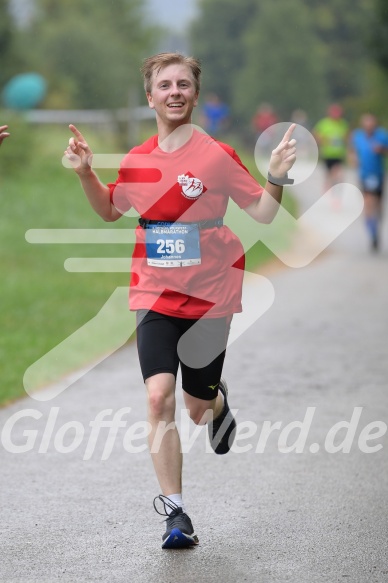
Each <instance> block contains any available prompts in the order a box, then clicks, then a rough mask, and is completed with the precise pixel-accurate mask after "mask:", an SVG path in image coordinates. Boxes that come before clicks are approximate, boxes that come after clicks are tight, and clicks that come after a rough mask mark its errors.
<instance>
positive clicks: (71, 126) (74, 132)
mask: <svg viewBox="0 0 388 583" xmlns="http://www.w3.org/2000/svg"><path fill="white" fill-rule="evenodd" d="M69 129H70V131H71V132H73V134H74V135H75V137H76V138H77V139H78V140H79V141H81V142H86V140H85V138H84V137H83V135H82V134H81V132H80V131H79V130H78V129H77V128H76V127H75V125H73V124H72V123H71V124H70V125H69Z"/></svg>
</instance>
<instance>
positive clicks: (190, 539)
mask: <svg viewBox="0 0 388 583" xmlns="http://www.w3.org/2000/svg"><path fill="white" fill-rule="evenodd" d="M197 544H198V539H197V537H196V536H190V535H188V534H184V533H183V532H181V531H180V530H179V528H174V529H173V530H172V531H171V532H170V533H169V535H168V537H167V538H166V540H164V541H163V544H162V549H185V548H188V547H192V546H193V545H197Z"/></svg>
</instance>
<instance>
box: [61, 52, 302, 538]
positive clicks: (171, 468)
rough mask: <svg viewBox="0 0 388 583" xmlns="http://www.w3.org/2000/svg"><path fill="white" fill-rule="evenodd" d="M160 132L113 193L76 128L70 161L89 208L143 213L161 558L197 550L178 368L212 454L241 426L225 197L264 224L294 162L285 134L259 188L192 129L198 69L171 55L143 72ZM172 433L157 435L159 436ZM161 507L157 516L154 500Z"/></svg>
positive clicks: (239, 272)
mask: <svg viewBox="0 0 388 583" xmlns="http://www.w3.org/2000/svg"><path fill="white" fill-rule="evenodd" d="M142 73H143V77H144V86H145V91H146V96H147V99H148V104H149V106H150V108H152V109H154V110H155V113H156V123H157V129H158V133H157V135H155V136H153V137H152V138H150V139H149V140H147V141H146V142H145V143H144V144H142V145H141V146H138V147H136V148H133V149H132V150H131V151H130V152H129V153H128V154H127V155H126V156H125V158H124V160H123V161H122V164H121V167H120V171H119V175H118V178H117V180H116V182H115V183H114V184H109V185H104V184H102V183H101V182H100V181H99V179H98V177H97V176H96V174H95V173H94V171H93V170H92V168H91V166H90V162H91V156H92V151H91V149H90V147H89V146H88V144H87V142H86V140H85V138H84V137H83V136H82V134H81V133H80V132H79V131H78V130H77V128H75V127H74V126H73V125H71V126H70V129H71V131H72V132H73V134H74V137H72V138H70V140H69V146H68V148H67V150H66V151H65V155H66V156H67V157H68V159H69V160H70V162H71V163H72V165H73V167H74V169H75V172H76V173H77V174H78V176H79V178H80V181H81V184H82V187H83V189H84V191H85V193H86V196H87V197H88V199H89V201H90V203H91V205H92V207H93V209H94V210H95V211H96V212H97V213H98V214H99V215H100V216H101V217H102V218H103V219H104V220H106V221H115V220H117V219H119V218H120V217H121V216H122V214H123V213H124V212H126V211H127V210H128V209H129V208H130V207H134V208H135V209H136V211H137V212H138V213H139V215H140V217H141V218H140V219H139V226H138V227H137V229H136V235H137V239H136V245H135V249H134V252H133V256H132V266H131V283H130V309H131V310H136V311H137V326H138V327H137V344H138V352H139V359H140V365H141V369H142V373H143V378H144V381H145V386H146V390H147V396H148V418H149V422H150V424H151V427H152V431H151V434H150V436H149V445H150V450H151V456H152V461H153V464H154V468H155V472H156V475H157V478H158V481H159V484H160V487H161V490H162V494H161V495H160V496H157V497H156V498H155V500H154V506H155V509H156V510H157V512H159V513H162V514H164V515H166V516H167V519H166V532H165V533H164V534H163V537H162V541H163V543H162V547H163V548H177V547H187V546H190V545H193V544H196V543H197V542H198V539H197V537H196V536H195V535H194V529H193V526H192V523H191V520H190V518H189V516H188V515H187V513H186V508H185V504H184V502H183V499H182V453H181V445H180V438H179V434H178V431H177V429H176V426H175V421H174V420H175V385H176V375H177V370H178V367H179V366H180V367H181V373H182V388H183V394H184V400H185V405H186V408H187V409H188V412H189V415H190V417H191V419H193V421H194V422H195V423H196V424H205V423H208V430H209V437H210V442H211V444H212V447H213V449H214V450H215V452H216V453H218V454H225V453H227V452H228V451H229V449H230V446H231V444H232V441H233V438H234V434H235V430H236V422H235V420H234V418H233V416H232V414H231V412H230V409H229V406H228V402H227V387H226V384H225V382H224V381H223V380H221V372H222V366H223V362H224V357H225V347H226V342H227V337H228V332H229V326H230V322H231V319H232V315H233V313H235V312H239V311H241V286H242V277H243V269H244V252H243V248H242V245H241V243H240V241H239V239H238V237H237V236H236V235H235V234H234V233H232V231H230V229H229V228H228V227H227V226H225V225H223V216H224V214H225V212H226V207H227V203H228V199H229V196H230V197H231V198H232V199H233V200H235V202H236V203H237V204H238V205H239V206H240V207H241V208H243V209H244V210H245V211H246V212H247V213H248V214H249V215H250V216H251V217H253V218H254V219H255V220H257V221H258V222H265V223H268V222H270V221H271V220H272V219H273V218H274V216H275V214H276V212H277V209H278V206H279V203H280V202H281V198H282V190H283V184H288V183H291V182H292V181H291V180H289V179H288V176H287V172H288V170H289V169H290V168H291V167H292V165H293V163H294V161H295V140H292V139H291V134H292V131H293V129H294V127H295V126H291V127H290V128H289V130H288V131H287V132H286V134H285V136H284V138H283V140H282V141H281V143H280V144H279V146H278V147H277V148H276V149H275V150H274V151H273V153H272V155H271V160H270V164H269V171H270V174H269V180H268V181H267V183H266V186H265V189H263V188H262V187H261V186H260V185H259V184H258V183H257V182H256V181H255V180H254V179H253V177H252V176H251V175H250V174H249V173H248V171H247V169H246V168H245V167H244V166H243V165H242V163H241V161H240V159H239V157H238V156H237V154H236V153H235V151H234V150H233V149H232V148H231V147H230V146H228V145H226V144H222V143H220V142H217V141H216V140H214V139H213V138H210V137H209V136H208V135H207V134H206V133H202V132H201V131H198V129H196V128H195V127H194V126H192V124H191V116H192V111H193V109H194V107H196V105H197V101H198V95H199V90H200V74H201V68H200V63H199V61H197V60H196V59H194V58H192V57H186V56H183V55H181V54H178V53H162V54H159V55H155V56H152V57H149V58H148V59H146V60H145V61H144V64H143V67H142ZM166 424H167V427H169V430H168V431H166V432H164V433H163V435H162V437H160V431H159V429H160V427H163V425H164V426H166ZM156 501H159V503H162V504H163V511H162V512H160V511H159V510H158V509H157V507H156V505H155V502H156Z"/></svg>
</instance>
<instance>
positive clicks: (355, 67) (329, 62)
mask: <svg viewBox="0 0 388 583" xmlns="http://www.w3.org/2000/svg"><path fill="white" fill-rule="evenodd" d="M383 1H384V0H383ZM304 3H305V4H306V6H308V8H309V10H310V11H311V14H312V16H313V18H312V20H311V24H312V27H313V30H314V32H315V34H316V36H317V38H318V39H319V41H320V44H321V49H322V51H323V56H324V66H325V71H326V72H325V81H326V85H327V87H328V91H329V98H330V100H332V101H341V100H342V99H344V98H346V97H349V96H354V95H359V94H360V93H361V92H362V91H363V88H364V87H363V85H364V77H365V68H366V67H367V66H368V56H367V51H365V39H366V38H367V33H368V26H369V23H370V13H371V5H370V0H327V1H326V2H322V1H321V0H304Z"/></svg>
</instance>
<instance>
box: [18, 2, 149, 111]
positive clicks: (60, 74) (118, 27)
mask: <svg viewBox="0 0 388 583" xmlns="http://www.w3.org/2000/svg"><path fill="white" fill-rule="evenodd" d="M153 32H154V31H153V30H152V29H151V28H150V27H147V26H145V24H144V22H143V7H142V2H141V0H114V2H112V1H111V2H108V1H106V2H95V1H94V0H82V2H75V1H74V0H70V1H69V2H57V0H36V13H35V17H34V20H33V22H32V24H31V26H30V27H29V29H28V30H27V31H26V33H25V35H24V48H25V50H27V51H28V53H29V55H30V63H31V65H32V66H33V68H34V69H35V70H36V71H37V72H39V73H41V74H42V75H43V76H44V77H45V78H46V79H47V80H48V82H49V95H48V100H47V105H49V106H52V107H79V108H87V109H90V108H105V107H107V108H115V107H122V106H126V105H127V101H128V92H129V88H130V86H131V85H136V86H137V87H139V88H140V86H141V79H140V74H139V71H138V70H139V64H140V61H141V58H142V57H143V55H144V54H145V53H146V52H148V49H149V47H150V45H151V38H152V37H151V35H152V33H153Z"/></svg>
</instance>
